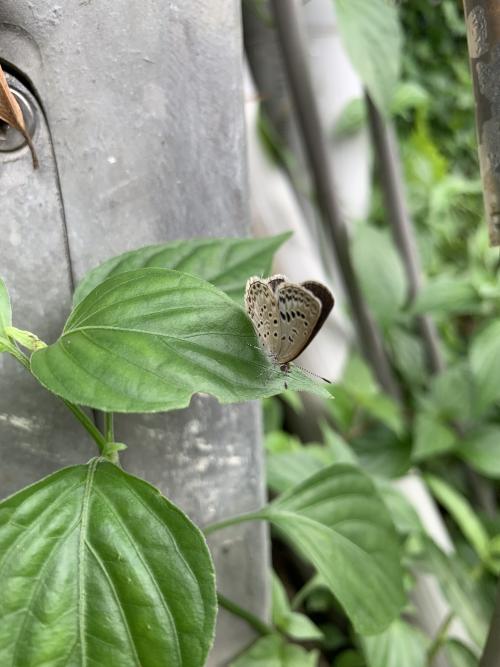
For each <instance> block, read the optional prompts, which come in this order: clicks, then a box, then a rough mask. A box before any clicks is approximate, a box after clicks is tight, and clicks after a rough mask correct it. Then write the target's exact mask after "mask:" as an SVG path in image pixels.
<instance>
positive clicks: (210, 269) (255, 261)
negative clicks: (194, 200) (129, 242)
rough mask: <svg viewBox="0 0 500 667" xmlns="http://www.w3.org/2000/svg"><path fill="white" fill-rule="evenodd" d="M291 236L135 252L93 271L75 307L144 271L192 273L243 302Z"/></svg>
mask: <svg viewBox="0 0 500 667" xmlns="http://www.w3.org/2000/svg"><path fill="white" fill-rule="evenodd" d="M290 236H291V233H290V232H286V233H285V234H279V235H278V236H269V237H267V238H263V239H238V238H234V239H232V238H227V239H189V240H184V241H173V242H172V243H162V244H159V245H151V246H146V247H144V248H139V249H138V250H132V251H131V252H126V253H123V254H122V255H118V256H117V257H112V258H111V259H109V260H108V261H107V262H104V263H103V264H101V265H100V266H98V267H97V268H95V269H93V270H92V271H89V273H87V275H86V276H85V278H84V279H83V280H82V282H81V283H80V284H79V285H78V287H77V288H76V291H75V295H74V299H73V303H74V305H77V304H78V303H80V301H82V300H83V299H84V298H85V297H86V296H87V294H89V293H90V292H91V291H92V290H93V289H94V287H97V285H99V283H102V282H103V281H104V280H106V279H107V278H110V277H111V276H114V275H116V274H118V273H124V272H125V271H131V270H133V269H144V268H159V269H175V270H177V271H182V272H183V273H191V274H193V275H195V276H198V277H199V278H203V279H204V280H206V281H207V282H209V283H212V284H213V285H215V286H216V287H218V288H219V289H221V290H222V291H223V292H226V294H228V295H229V296H230V297H231V298H232V299H235V300H236V301H241V299H242V297H243V292H244V291H245V283H246V281H247V280H248V278H249V277H250V276H253V275H258V276H262V275H266V274H267V273H269V271H270V269H271V262H272V258H273V255H274V253H275V252H276V250H277V249H278V248H279V247H280V246H281V245H282V244H283V243H284V242H285V241H286V240H287V239H288V238H290Z"/></svg>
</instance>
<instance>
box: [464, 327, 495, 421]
mask: <svg viewBox="0 0 500 667" xmlns="http://www.w3.org/2000/svg"><path fill="white" fill-rule="evenodd" d="M470 366H471V371H472V374H473V377H474V382H475V388H476V391H475V396H476V405H477V407H478V409H483V410H484V409H486V408H488V407H490V406H491V405H492V404H493V403H495V402H496V401H497V400H498V399H499V398H500V379H499V378H500V320H496V321H494V322H492V323H491V324H490V325H489V326H487V327H486V329H483V331H482V332H481V333H480V334H479V335H478V336H476V338H475V339H474V341H473V343H472V346H471V350H470Z"/></svg>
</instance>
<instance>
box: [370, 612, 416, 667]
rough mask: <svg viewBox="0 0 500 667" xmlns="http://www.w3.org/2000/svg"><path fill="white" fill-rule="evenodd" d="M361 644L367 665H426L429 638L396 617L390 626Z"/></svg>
mask: <svg viewBox="0 0 500 667" xmlns="http://www.w3.org/2000/svg"><path fill="white" fill-rule="evenodd" d="M361 644H362V646H363V651H364V654H365V658H366V664H367V667H403V665H404V667H426V665H427V646H428V644H429V640H428V638H427V637H425V635H423V634H422V633H421V632H420V631H419V630H417V628H413V627H412V626H411V625H409V624H408V623H405V621H403V620H401V619H399V618H398V619H396V620H395V621H394V622H393V623H392V624H391V625H390V626H389V628H388V629H387V630H386V631H385V632H383V633H381V634H379V635H374V636H373V637H363V638H362V641H361Z"/></svg>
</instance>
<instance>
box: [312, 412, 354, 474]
mask: <svg viewBox="0 0 500 667" xmlns="http://www.w3.org/2000/svg"><path fill="white" fill-rule="evenodd" d="M319 426H320V429H321V433H322V434H323V440H324V441H325V448H326V449H328V451H329V452H330V454H331V456H332V461H331V462H332V463H353V464H357V463H358V459H357V457H356V454H355V453H354V452H353V451H352V449H351V448H350V446H349V444H348V443H347V442H346V441H345V440H344V438H343V437H342V436H341V435H340V433H337V432H336V431H334V430H333V429H332V428H331V427H330V425H329V424H328V423H327V422H325V421H322V422H320V425H319Z"/></svg>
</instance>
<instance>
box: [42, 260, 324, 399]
mask: <svg viewBox="0 0 500 667" xmlns="http://www.w3.org/2000/svg"><path fill="white" fill-rule="evenodd" d="M31 368H32V371H33V373H34V375H35V376H36V377H37V378H38V380H39V381H40V382H41V383H42V384H43V385H44V386H45V387H47V389H49V390H50V391H52V392H54V393H55V394H58V395H59V396H62V397H63V398H65V399H66V400H69V401H71V402H72V403H78V404H80V405H88V406H90V407H93V408H97V409H99V410H104V411H106V412H155V411H163V410H173V409H175V408H183V407H186V406H187V405H188V404H189V401H190V399H191V396H192V395H193V393H195V392H206V393H208V394H212V395H214V396H216V397H217V398H218V399H219V400H220V401H221V402H223V403H229V402H233V401H245V400H249V399H255V398H261V397H264V396H270V395H272V394H276V393H279V392H281V391H282V390H283V388H284V383H285V376H284V374H283V373H282V372H281V371H280V370H279V368H277V367H276V366H275V365H274V364H273V363H272V362H271V361H270V360H269V359H268V357H267V356H266V355H265V354H264V353H263V352H262V350H261V349H260V347H259V345H258V342H257V338H256V336H255V332H254V330H253V327H252V324H251V322H250V320H249V319H248V317H247V315H246V314H245V312H244V310H243V308H241V307H240V306H238V305H237V304H236V303H235V302H234V301H233V300H232V299H230V298H229V297H228V296H226V295H225V294H224V293H223V292H221V291H220V290H219V289H217V288H216V287H213V285H210V283H207V282H205V281H204V280H201V279H199V278H195V277H194V276H191V275H188V274H185V273H179V272H178V271H171V270H168V269H137V270H135V271H127V272H126V273H120V274H119V275H116V276H113V277H111V278H108V280H106V281H105V282H104V283H101V284H100V285H99V286H98V287H96V288H95V289H94V290H93V291H92V292H91V293H90V294H89V295H88V296H87V297H86V298H85V299H84V300H83V301H82V302H81V303H80V304H79V305H78V306H77V307H76V308H75V310H74V311H73V312H72V313H71V315H70V317H69V319H68V321H67V322H66V326H65V327H64V331H63V333H62V335H61V337H60V338H59V340H58V341H57V342H56V343H54V344H53V345H50V346H49V347H47V348H45V349H43V350H40V351H38V352H35V353H34V354H33V355H32V358H31ZM287 382H288V385H289V387H290V388H291V389H298V390H300V389H309V390H312V391H316V392H318V393H320V394H321V395H323V396H329V394H328V392H327V391H326V390H325V389H324V388H323V387H322V386H321V385H319V384H317V383H316V382H314V381H313V380H312V379H310V378H308V377H306V376H305V375H304V374H303V373H302V372H301V371H300V370H299V369H297V368H294V369H292V371H291V372H290V373H289V374H288V375H287Z"/></svg>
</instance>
